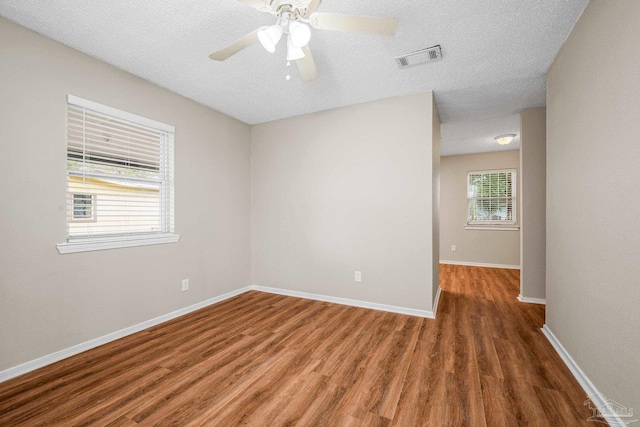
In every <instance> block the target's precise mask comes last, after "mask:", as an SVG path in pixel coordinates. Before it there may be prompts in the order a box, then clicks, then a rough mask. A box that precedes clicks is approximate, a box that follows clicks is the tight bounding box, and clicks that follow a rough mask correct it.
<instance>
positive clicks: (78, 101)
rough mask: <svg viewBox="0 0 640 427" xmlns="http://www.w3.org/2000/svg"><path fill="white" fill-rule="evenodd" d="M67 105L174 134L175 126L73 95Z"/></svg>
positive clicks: (68, 97) (69, 96) (68, 96)
mask: <svg viewBox="0 0 640 427" xmlns="http://www.w3.org/2000/svg"><path fill="white" fill-rule="evenodd" d="M67 104H72V105H77V106H78V107H84V108H88V109H90V110H93V111H97V112H99V113H102V114H109V115H110V116H114V117H118V118H121V119H125V120H129V121H130V122H134V123H138V124H140V125H143V126H148V127H152V128H156V129H159V130H163V131H166V132H173V133H175V131H176V128H175V126H171V125H168V124H165V123H162V122H157V121H155V120H151V119H147V118H146V117H142V116H137V115H135V114H131V113H128V112H126V111H122V110H118V109H117V108H113V107H109V106H107V105H102V104H98V103H97V102H93V101H89V100H88V99H83V98H80V97H78V96H74V95H71V94H69V95H67Z"/></svg>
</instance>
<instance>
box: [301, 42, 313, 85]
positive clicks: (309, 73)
mask: <svg viewBox="0 0 640 427" xmlns="http://www.w3.org/2000/svg"><path fill="white" fill-rule="evenodd" d="M302 51H303V52H304V58H301V59H298V60H297V61H296V64H297V65H298V70H299V71H300V76H301V77H302V81H303V82H304V83H311V82H313V81H315V80H317V79H318V69H317V68H316V62H315V61H314V60H313V55H311V49H309V45H307V46H305V47H303V48H302Z"/></svg>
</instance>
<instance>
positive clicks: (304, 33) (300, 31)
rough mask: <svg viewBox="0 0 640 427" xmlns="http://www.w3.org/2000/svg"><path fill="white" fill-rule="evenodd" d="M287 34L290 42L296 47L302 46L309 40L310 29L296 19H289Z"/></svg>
mask: <svg viewBox="0 0 640 427" xmlns="http://www.w3.org/2000/svg"><path fill="white" fill-rule="evenodd" d="M289 36H290V38H291V42H292V43H293V44H294V45H295V46H296V47H298V48H303V47H305V46H306V45H308V44H309V41H310V40H311V30H310V29H309V26H308V25H306V24H302V23H300V22H298V21H291V22H290V23H289Z"/></svg>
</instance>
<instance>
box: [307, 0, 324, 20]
mask: <svg viewBox="0 0 640 427" xmlns="http://www.w3.org/2000/svg"><path fill="white" fill-rule="evenodd" d="M321 2H322V0H311V2H309V6H307V10H306V11H305V12H304V16H303V18H308V17H309V16H310V15H311V14H312V13H313V12H315V11H316V10H317V9H318V6H320V3H321Z"/></svg>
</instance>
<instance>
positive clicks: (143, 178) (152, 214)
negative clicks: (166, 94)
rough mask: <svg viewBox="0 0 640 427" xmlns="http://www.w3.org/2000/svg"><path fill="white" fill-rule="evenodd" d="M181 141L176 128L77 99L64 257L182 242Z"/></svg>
mask: <svg viewBox="0 0 640 427" xmlns="http://www.w3.org/2000/svg"><path fill="white" fill-rule="evenodd" d="M173 140H174V128H173V127H172V126H169V125H165V124H163V123H159V122H156V121H153V120H150V119H146V118H144V117H140V116H136V115H133V114H130V113H127V112H124V111H120V110H116V109H114V108H111V107H107V106H104V105H100V104H97V103H95V102H92V101H88V100H85V99H82V98H78V97H75V96H73V95H69V97H68V101H67V200H68V202H67V212H68V215H67V241H66V243H62V244H59V245H58V250H59V251H60V253H69V252H81V251H87V250H99V249H111V248H116V247H127V246H140V245H148V244H156V243H169V242H175V241H177V240H178V237H179V236H177V235H174V234H173V233H174V214H173V212H174V206H173V205H174V203H173V200H174V188H173ZM98 201H99V203H98Z"/></svg>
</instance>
